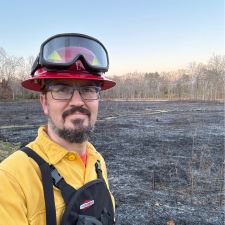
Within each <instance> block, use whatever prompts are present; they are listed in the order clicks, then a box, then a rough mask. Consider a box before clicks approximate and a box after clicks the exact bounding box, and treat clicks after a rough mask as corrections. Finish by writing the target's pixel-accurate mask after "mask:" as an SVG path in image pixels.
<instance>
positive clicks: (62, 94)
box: [47, 84, 101, 101]
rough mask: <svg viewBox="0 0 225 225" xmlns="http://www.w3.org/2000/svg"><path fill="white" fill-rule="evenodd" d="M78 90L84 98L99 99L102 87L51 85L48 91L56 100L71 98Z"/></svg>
mask: <svg viewBox="0 0 225 225" xmlns="http://www.w3.org/2000/svg"><path fill="white" fill-rule="evenodd" d="M76 90H77V91H78V92H79V94H80V96H81V98H82V99H83V100H89V101H91V100H97V99H99V96H100V95H99V93H100V90H101V88H100V87H96V86H70V85H64V84H57V85H50V86H48V87H47V91H50V92H51V94H52V98H53V99H55V100H70V99H72V97H73V94H74V91H76Z"/></svg>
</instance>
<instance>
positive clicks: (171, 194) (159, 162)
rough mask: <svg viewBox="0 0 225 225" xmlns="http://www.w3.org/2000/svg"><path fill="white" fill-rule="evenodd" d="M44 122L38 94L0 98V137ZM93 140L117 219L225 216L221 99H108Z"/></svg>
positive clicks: (24, 133) (203, 221) (210, 223)
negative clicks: (7, 99)
mask: <svg viewBox="0 0 225 225" xmlns="http://www.w3.org/2000/svg"><path fill="white" fill-rule="evenodd" d="M45 122H46V119H45V117H44V115H43V113H42V111H41V108H40V106H39V104H38V102H37V101H29V102H15V103H0V141H5V142H11V143H14V144H18V143H20V144H25V143H27V142H29V141H31V140H32V139H33V138H34V137H35V136H36V132H37V128H38V126H39V125H40V124H43V123H45ZM91 141H92V142H93V144H94V145H95V146H96V148H97V149H98V150H99V151H100V152H101V153H102V155H103V156H104V158H105V160H106V163H107V165H108V176H109V182H110V185H111V189H112V192H113V194H114V196H115V198H116V200H117V214H118V215H117V224H118V225H145V224H146V225H148V224H149V225H150V224H155V225H156V224H158V225H162V224H166V223H167V221H168V220H169V219H170V218H172V219H173V220H174V221H175V224H176V225H177V224H179V225H183V224H187V225H192V224H193V225H196V224H199V225H220V224H221V225H222V224H224V209H225V207H224V204H225V202H224V105H223V104H222V103H208V102H163V101H161V102H123V101H102V102H101V106H100V111H99V118H98V122H97V124H96V128H95V134H93V137H92V140H91ZM0 153H1V154H3V155H4V156H5V155H6V153H4V152H3V153H2V152H0Z"/></svg>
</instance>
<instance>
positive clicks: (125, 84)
mask: <svg viewBox="0 0 225 225" xmlns="http://www.w3.org/2000/svg"><path fill="white" fill-rule="evenodd" d="M33 61H34V57H33V56H30V57H28V58H26V59H25V58H24V57H17V56H10V55H8V54H7V53H6V51H5V50H4V49H3V48H0V100H16V99H27V98H38V93H36V92H31V91H27V90H25V89H24V88H22V87H21V81H23V80H24V79H26V78H29V77H30V70H31V66H32V64H33ZM224 74H225V56H224V55H213V56H212V57H211V58H210V59H209V60H208V62H207V63H205V64H204V63H196V62H192V63H190V64H189V65H188V66H187V68H185V69H180V70H176V71H172V72H171V71H170V72H160V73H159V72H146V73H143V72H133V73H128V74H125V75H123V76H116V75H115V76H113V77H111V78H112V79H113V80H115V81H116V83H117V85H116V86H115V87H114V88H112V89H110V90H108V91H106V92H102V98H104V99H123V100H160V99H167V100H203V101H216V100H224V84H225V83H224V81H225V76H224Z"/></svg>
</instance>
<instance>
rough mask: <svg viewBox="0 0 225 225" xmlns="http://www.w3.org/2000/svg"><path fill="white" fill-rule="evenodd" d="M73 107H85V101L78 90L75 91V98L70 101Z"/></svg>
mask: <svg viewBox="0 0 225 225" xmlns="http://www.w3.org/2000/svg"><path fill="white" fill-rule="evenodd" d="M70 104H71V105H79V106H80V105H84V100H83V99H82V97H81V95H80V93H79V91H78V90H74V92H73V96H72V98H71V100H70Z"/></svg>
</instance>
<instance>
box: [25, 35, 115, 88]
mask: <svg viewBox="0 0 225 225" xmlns="http://www.w3.org/2000/svg"><path fill="white" fill-rule="evenodd" d="M65 36H66V38H68V36H67V35H65ZM74 36H75V38H77V35H76V34H75V35H73V34H72V38H73V37H74ZM78 36H79V38H82V37H80V35H78ZM55 37H56V38H55ZM58 37H59V38H64V36H63V35H56V36H53V37H52V38H50V39H48V40H47V41H46V42H44V43H43V44H42V46H41V52H40V54H39V56H38V57H37V59H36V61H35V62H34V65H33V67H32V72H31V76H32V78H30V79H27V80H25V81H23V82H22V86H23V87H24V88H26V89H30V90H33V91H42V88H43V85H44V81H45V80H46V79H76V80H92V81H99V82H100V87H101V90H106V89H109V88H112V87H113V86H115V85H116V83H115V82H114V81H113V80H110V79H108V78H106V77H104V76H103V72H102V71H101V70H103V67H104V66H105V67H106V71H107V67H108V65H107V64H104V61H102V60H108V59H107V57H108V56H107V52H106V55H104V56H105V58H101V57H100V58H98V57H97V56H96V55H95V53H96V54H97V53H98V52H97V51H95V49H94V50H93V49H88V47H87V46H88V45H87V46H85V47H81V46H74V45H73V46H62V47H60V48H58V46H57V45H55V46H54V45H53V49H51V48H52V45H51V44H52V42H54V41H55V39H56V43H57V44H58V42H57V41H58V39H57V38H58ZM69 37H70V34H69ZM85 38H86V36H85ZM85 41H86V39H85ZM88 41H89V40H88ZM49 42H51V44H50V45H49V46H50V47H49V46H48V43H49ZM92 42H93V41H92ZM46 46H47V47H46ZM49 49H50V50H49ZM92 50H93V51H92ZM97 50H98V49H97ZM100 50H101V49H100ZM99 60H100V61H99ZM40 61H41V63H40ZM99 65H100V66H101V67H99ZM65 66H66V67H65ZM92 67H93V70H91V69H92ZM90 68H91V69H90ZM98 68H99V70H98Z"/></svg>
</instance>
